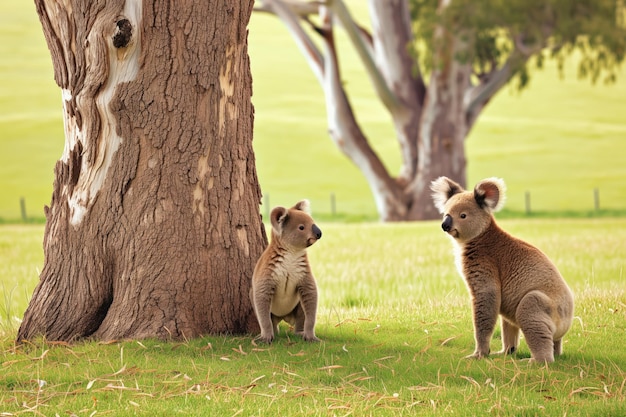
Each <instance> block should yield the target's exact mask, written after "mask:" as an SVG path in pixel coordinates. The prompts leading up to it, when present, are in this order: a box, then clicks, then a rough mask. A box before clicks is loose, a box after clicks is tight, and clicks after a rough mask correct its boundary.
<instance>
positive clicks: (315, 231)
mask: <svg viewBox="0 0 626 417" xmlns="http://www.w3.org/2000/svg"><path fill="white" fill-rule="evenodd" d="M313 234H314V235H315V237H316V238H318V239H321V237H322V231H321V230H320V228H319V227H317V225H313Z"/></svg>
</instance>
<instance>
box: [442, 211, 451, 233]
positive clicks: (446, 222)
mask: <svg viewBox="0 0 626 417" xmlns="http://www.w3.org/2000/svg"><path fill="white" fill-rule="evenodd" d="M441 228H442V229H443V231H444V232H449V231H450V229H452V217H450V215H449V214H446V217H445V218H444V219H443V223H441Z"/></svg>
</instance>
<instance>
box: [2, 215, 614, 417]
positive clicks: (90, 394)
mask: <svg viewBox="0 0 626 417" xmlns="http://www.w3.org/2000/svg"><path fill="white" fill-rule="evenodd" d="M501 225H502V226H503V227H504V228H505V229H507V230H509V231H510V232H511V233H514V234H516V235H518V236H520V237H522V238H524V239H527V240H529V241H530V242H532V243H533V244H535V245H537V246H539V247H540V248H542V249H543V250H544V251H545V252H546V253H547V254H548V255H549V256H550V257H551V258H552V259H553V260H554V262H555V263H556V264H557V265H558V267H559V268H560V270H561V272H562V273H563V275H564V276H565V278H566V279H567V281H568V282H569V284H570V286H571V287H572V289H573V291H574V292H575V294H576V313H575V315H576V319H575V320H574V324H573V326H572V329H571V330H570V332H569V333H568V334H567V336H566V338H565V344H564V355H563V356H562V357H560V358H559V359H557V361H556V362H555V363H554V364H551V365H550V366H549V367H545V366H531V365H529V364H528V362H527V361H525V360H524V359H527V358H528V357H529V356H530V353H529V351H528V347H527V346H526V344H525V343H524V341H522V343H521V345H520V349H519V352H518V354H517V355H516V356H514V357H512V358H511V357H507V358H503V357H499V356H492V357H491V358H490V359H488V360H484V361H468V360H464V359H461V358H462V357H463V356H465V355H467V354H469V353H471V352H472V351H473V337H472V324H471V312H470V306H469V299H468V295H467V291H466V289H465V286H464V284H463V282H462V280H461V279H460V278H459V277H458V276H457V272H456V269H455V266H454V261H453V255H452V250H451V243H450V242H449V240H448V239H447V238H446V236H445V235H444V234H443V233H442V232H441V230H440V228H439V225H438V222H422V223H410V224H374V223H366V224H340V223H337V222H332V223H328V224H326V223H323V224H321V226H322V229H323V231H324V238H323V239H322V240H320V242H319V243H318V244H316V245H315V246H313V247H311V249H310V250H309V253H310V258H311V263H312V266H313V270H314V272H315V274H316V277H317V281H318V285H319V288H320V308H319V312H318V326H317V335H318V336H319V337H320V338H322V339H323V343H321V344H307V343H304V342H302V341H301V339H299V338H297V337H293V336H292V334H291V333H290V332H289V331H287V328H286V327H282V328H281V334H280V335H279V337H278V338H277V340H276V341H275V343H274V344H273V345H272V346H271V347H267V346H262V345H256V344H255V343H254V342H253V341H252V338H251V337H249V336H230V337H217V336H215V337H203V338H198V339H193V340H189V341H186V342H171V341H170V342H167V341H155V340H144V341H119V342H112V343H105V344H102V343H96V342H81V343H77V344H73V345H65V344H53V343H47V342H45V341H42V340H39V341H35V343H33V344H29V345H26V346H22V347H19V348H16V347H15V346H14V345H13V338H14V336H15V329H16V327H17V325H18V322H19V318H20V317H21V316H22V313H23V311H24V309H25V308H26V303H27V299H28V296H29V294H30V293H31V292H32V288H33V287H34V285H35V284H36V282H37V276H38V269H40V268H41V264H42V255H41V249H40V242H41V235H42V232H43V230H42V229H43V227H42V226H41V225H15V226H13V225H5V226H0V258H1V259H3V262H2V263H0V282H2V283H3V292H4V302H0V313H2V316H1V320H0V323H1V324H2V326H1V327H0V363H1V365H2V373H1V374H0V415H7V416H8V415H17V414H31V413H32V414H35V415H45V416H53V415H77V416H81V415H85V416H93V415H101V414H105V415H109V414H110V415H116V416H153V415H162V416H166V415H167V416H170V415H174V414H182V415H207V413H211V415H229V416H236V415H241V416H265V415H267V416H270V415H311V416H318V415H319V416H321V415H329V416H333V415H334V416H347V415H355V416H367V415H376V416H379V415H380V416H402V415H460V416H475V415H494V416H509V415H516V416H535V415H545V416H564V415H586V416H620V415H624V414H625V413H626V401H625V400H626V351H625V350H624V349H623V338H624V334H625V331H626V293H625V291H624V285H623V283H624V279H625V278H626V277H625V276H624V268H625V267H626V259H625V258H624V253H623V242H625V241H626V219H621V218H620V219H569V220H559V221H554V220H547V219H533V220H528V219H524V220H504V221H502V222H501ZM491 346H492V351H496V350H498V349H500V339H499V330H498V331H496V335H495V337H494V339H493V341H492V345H491ZM96 413H97V414H96Z"/></svg>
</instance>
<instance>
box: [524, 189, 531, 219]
mask: <svg viewBox="0 0 626 417" xmlns="http://www.w3.org/2000/svg"><path fill="white" fill-rule="evenodd" d="M525 201H526V214H530V191H526V198H525Z"/></svg>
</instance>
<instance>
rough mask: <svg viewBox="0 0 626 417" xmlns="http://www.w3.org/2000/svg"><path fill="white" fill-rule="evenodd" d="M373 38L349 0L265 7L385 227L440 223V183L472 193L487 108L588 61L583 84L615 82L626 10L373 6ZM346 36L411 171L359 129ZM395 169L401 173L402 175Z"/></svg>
mask: <svg viewBox="0 0 626 417" xmlns="http://www.w3.org/2000/svg"><path fill="white" fill-rule="evenodd" d="M367 4H368V6H369V16H370V22H369V25H368V27H369V29H368V28H366V27H365V26H364V25H363V24H360V23H359V22H357V21H355V19H354V18H353V16H352V14H351V13H350V11H349V9H348V8H347V7H346V5H345V4H344V2H343V1H342V0H326V1H308V2H307V1H299V0H261V1H260V3H259V4H258V5H257V6H256V7H255V10H256V11H258V12H266V13H272V14H274V15H275V16H276V17H278V18H279V19H280V21H282V23H284V24H285V25H286V27H287V29H288V30H289V33H290V34H291V36H292V37H293V38H294V40H295V41H296V43H297V44H298V46H299V48H300V50H301V52H302V54H303V55H304V57H305V58H306V60H307V62H308V64H309V66H310V68H311V70H312V71H313V73H314V74H315V76H316V77H317V80H318V81H319V83H320V84H321V86H322V88H323V90H324V95H325V103H326V110H327V115H328V131H329V134H330V137H331V139H332V140H333V142H334V143H335V144H336V146H337V147H338V148H339V149H340V150H341V151H342V152H343V153H344V154H345V156H347V157H348V158H349V159H350V160H351V161H352V162H353V163H354V164H355V165H356V166H357V167H358V169H359V170H360V171H361V172H362V174H363V176H364V177H365V179H366V180H367V182H368V184H369V187H370V190H371V192H372V195H373V197H374V200H375V202H376V206H377V210H378V213H379V217H380V219H381V220H383V221H402V220H420V219H431V218H437V217H438V216H439V215H438V213H437V211H436V209H435V208H434V206H433V205H432V203H431V199H430V196H429V194H430V190H429V184H430V182H431V181H432V180H433V179H435V178H437V177H439V176H441V175H445V176H448V177H451V178H453V179H454V180H455V181H457V182H459V183H460V184H461V185H463V186H465V185H466V154H465V140H466V138H467V137H468V134H469V133H470V131H471V129H472V127H473V126H474V124H475V123H476V121H477V120H478V118H479V116H480V114H481V112H482V111H483V110H484V109H485V106H487V104H488V103H489V102H490V100H491V99H492V98H493V97H494V95H495V94H496V93H497V92H498V91H499V90H500V89H502V88H503V87H504V86H505V85H507V84H508V83H510V82H514V83H515V85H516V86H517V87H519V88H522V87H524V86H526V85H527V83H528V79H529V66H530V65H537V66H539V67H541V65H542V63H543V61H544V60H545V59H546V58H554V59H556V60H558V62H559V63H560V64H562V63H563V60H564V59H565V58H566V57H567V56H569V55H572V54H573V53H574V52H576V53H577V57H578V59H579V63H580V65H579V70H580V75H582V76H588V77H590V78H591V79H592V80H594V81H595V80H596V79H598V78H599V77H602V78H604V79H606V80H609V81H610V80H613V79H614V77H615V74H616V68H617V66H618V64H619V63H621V62H622V60H623V58H624V51H625V44H626V30H625V23H624V22H625V11H624V2H623V0H577V1H560V0H547V1H546V0H509V1H499V0H484V1H471V0H384V1H381V0H368V2H367ZM338 25H339V26H341V27H342V28H343V30H345V32H346V33H347V35H348V38H349V40H350V43H351V45H352V47H353V48H354V49H355V50H356V52H357V53H358V56H359V57H360V59H361V60H362V63H363V68H364V70H365V72H366V73H367V75H368V76H369V79H370V80H371V83H372V85H373V87H374V91H375V92H376V94H377V97H378V98H379V99H380V101H381V102H382V103H383V105H384V107H385V108H386V110H387V111H388V112H389V114H390V116H391V120H392V123H393V127H394V132H395V138H389V140H395V141H396V142H397V144H398V150H399V152H400V155H401V167H400V169H399V170H398V172H399V173H398V174H397V175H392V174H391V172H390V170H389V169H388V168H387V167H386V166H385V165H384V164H383V162H382V161H381V159H380V158H379V157H378V155H377V154H376V152H375V151H374V149H373V148H372V146H371V144H370V142H369V140H368V137H367V134H366V132H365V131H364V130H363V128H362V126H361V125H360V124H359V122H358V121H357V117H356V116H357V115H356V114H355V112H354V111H353V108H352V106H351V104H350V100H349V97H348V94H347V92H346V90H345V89H344V83H343V80H342V77H341V71H340V64H339V62H340V59H339V58H340V57H339V54H340V51H339V49H338V47H337V42H336V36H335V28H336V27H337V26H338ZM394 170H395V169H394Z"/></svg>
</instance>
